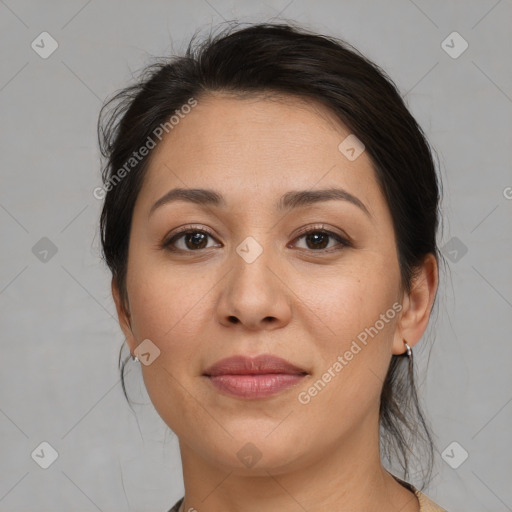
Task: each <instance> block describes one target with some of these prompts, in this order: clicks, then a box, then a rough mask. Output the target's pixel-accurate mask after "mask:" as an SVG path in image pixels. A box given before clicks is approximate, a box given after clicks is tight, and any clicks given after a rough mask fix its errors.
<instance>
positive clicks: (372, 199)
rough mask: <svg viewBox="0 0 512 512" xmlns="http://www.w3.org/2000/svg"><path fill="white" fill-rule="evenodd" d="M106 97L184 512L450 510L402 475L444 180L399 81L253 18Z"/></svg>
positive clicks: (127, 275)
mask: <svg viewBox="0 0 512 512" xmlns="http://www.w3.org/2000/svg"><path fill="white" fill-rule="evenodd" d="M112 105H114V108H110V107H112ZM108 107H109V108H104V110H103V111H102V115H101V116H100V131H99V133H100V141H101V147H102V152H103V155H104V156H105V157H106V159H107V161H106V165H105V168H104V171H103V180H104V186H103V187H102V188H101V189H98V190H97V191H96V192H95V195H97V196H98V197H104V198H105V202H104V207H103V211H102V215H101V234H102V245H103V251H104V256H105V260H106V262H107V264H108V265H109V268H110V269H111V271H112V276H113V277H112V293H113V297H114V301H115V304H116V308H117V313H118V316H119V322H120V326H121V328H122V330H123V333H124V335H125V336H126V343H127V345H128V346H129V349H130V352H131V355H132V358H133V359H134V360H135V361H137V362H140V363H142V365H141V368H142V374H143V378H144V383H145V386H146V388H147V391H148V393H149V396H150V398H151V401H152V403H153V404H154V406H155V408H156V410H157V411H158V413H159V415H160V416H161V417H162V419H163V420H164V421H165V423H166V424H167V425H168V426H169V428H170V429H171V430H172V431H173V432H174V433H175V434H176V435H177V436H178V439H179V446H180V452H181V459H182V465H183V477H184V486H185V496H184V498H182V499H181V500H180V501H178V503H176V504H175V506H174V507H173V508H172V509H171V511H173V512H176V511H180V512H182V511H194V510H197V511H199V512H202V511H208V512H218V511H235V510H244V511H246V512H251V511H262V510H265V511H277V510H279V511H280V512H286V511H296V510H308V511H325V510H335V511H343V512H345V511H349V510H350V511H353V510H358V511H361V510H379V511H380V512H391V511H398V510H400V511H401V512H417V511H419V510H420V511H422V512H425V511H427V510H428V511H442V510H443V509H442V508H440V507H438V506H437V505H435V504H434V503H433V502H432V501H431V500H429V499H428V498H427V497H426V496H425V495H424V494H423V493H422V492H420V490H418V489H417V488H416V487H414V486H413V485H411V484H410V483H407V482H406V480H407V478H408V475H409V474H410V469H411V464H414V465H415V466H416V467H417V466H418V465H421V466H422V467H423V468H424V469H425V473H426V475H427V477H426V480H427V481H428V474H429V471H430V470H431V465H432V453H433V446H432V441H431V437H430V434H429V430H428V428H427V426H426V424H425V421H424V419H423V416H422V414H421V410H420V408H419V404H418V399H417V396H416V391H415V385H414V365H413V353H414V352H415V349H414V347H415V346H416V344H417V343H418V342H419V341H420V339H421V337H422V335H423V333H424V332H425V329H426V327H427V324H428V321H429V317H430V313H431V310H432V307H433V304H434V301H435V296H436V292H437V288H438V263H439V258H440V255H439V252H438V248H437V245H436V231H437V227H438V221H439V199H440V198H439V183H438V177H437V174H436V169H435V165H434V163H433V159H432V154H431V150H430V148H429V145H428V143H427V141H426V139H425V137H424V135H423V132H422V130H421V128H420V127H419V126H418V125H417V123H416V122H415V120H414V119H413V117H412V116H411V114H410V113H409V111H408V110H407V108H406V107H405V105H404V103H403V101H402V99H401V97H400V95H399V93H398V91H397V89H396V87H395V86H394V84H393V83H392V82H391V81H390V80H389V79H388V78H387V77H386V76H385V74H384V73H383V72H382V71H381V70H380V69H379V68H378V67H377V66H376V65H374V64H373V63H371V62H369V61H368V60H367V59H366V58H364V57H363V56H361V55H360V54H359V53H358V52H357V51H356V50H355V49H353V48H352V47H350V46H349V45H347V44H346V43H343V42H341V41H339V40H337V39H334V38H329V37H325V36H322V35H319V34H314V33H310V32H308V31H306V30H304V29H302V28H300V27H296V26H292V25H290V24H260V25H252V26H249V27H246V28H240V27H235V28H232V29H230V30H228V31H226V32H224V33H222V34H220V35H217V36H216V37H214V38H210V39H209V40H207V41H205V42H204V43H202V44H198V45H195V46H194V45H193V44H192V43H191V45H190V46H189V48H188V50H187V54H186V55H185V56H183V57H179V58H174V59H172V60H168V61H165V62H162V63H159V64H156V65H153V66H151V67H149V68H148V69H147V73H146V74H144V75H143V77H142V79H141V81H140V83H138V84H136V85H134V86H132V87H129V88H127V89H125V90H123V91H121V92H120V93H119V94H117V95H116V96H115V97H114V98H113V99H112V100H111V102H110V103H108ZM126 362H127V361H126V360H125V361H124V363H123V365H122V368H121V372H122V371H123V369H124V364H125V363H126ZM123 387H124V386H123ZM413 442H415V444H414V445H413V444H412V443H413ZM422 447H423V450H422ZM411 457H412V459H411ZM386 467H390V468H391V467H397V468H401V477H398V476H396V475H394V474H392V472H391V470H388V469H386ZM395 472H396V471H395Z"/></svg>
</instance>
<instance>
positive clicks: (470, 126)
mask: <svg viewBox="0 0 512 512" xmlns="http://www.w3.org/2000/svg"><path fill="white" fill-rule="evenodd" d="M276 16H280V17H281V18H286V19H291V20H295V21H297V22H301V23H303V24H305V25H307V26H308V27H309V28H311V29H314V30H317V31H319V32H323V33H326V34H331V35H335V36H338V37H341V38H344V39H346V40H347V41H349V42H351V43H352V44H354V45H355V46H356V47H358V48H359V49H360V50H361V51H362V52H363V53H365V54H366V55H368V56H369V57H370V58H371V59H373V60H375V61H376V62H377V63H378V64H380V65H381V66H382V67H383V68H384V69H385V70H386V71H387V72H388V73H389V74H390V75H391V77H392V78H393V79H394V80H395V81H396V83H397V84H398V86H399V88H400V90H401V91H402V93H403V95H404V96H405V97H406V99H407V103H408V105H409V106H410V108H411V110H412V112H413V114H414V115H415V116H416V117H417V119H418V121H419V122H420V124H421V125H422V126H423V127H424V129H425V131H426V133H427V136H428V137H429V139H430V141H431V142H432V144H433V146H434V147H435V149H436V150H437V152H438V154H439V159H440V165H441V173H442V178H443V180H444V186H445V197H444V201H443V213H444V217H445V221H444V229H443V231H442V233H440V235H439V243H440V245H441V246H443V247H445V249H444V252H445V254H446V256H447V259H448V261H449V264H450V268H451V270H450V272H449V273H445V275H444V277H442V283H441V288H440V293H439V296H438V300H439V304H438V315H437V316H436V318H434V321H433V323H432V324H431V326H430V327H429V331H428V333H427V335H426V336H425V340H424V341H425V343H423V345H424V349H423V350H420V351H419V352H417V353H416V355H417V358H416V359H417V360H418V361H419V362H420V366H423V362H424V361H425V360H426V358H427V356H428V353H429V350H428V349H427V348H426V347H430V346H432V350H431V352H430V361H429V372H428V376H427V377H426V378H425V379H424V382H423V385H422V388H421V393H422V396H423V397H424V398H425V400H426V405H427V409H428V413H429V417H430V419H431V423H432V425H433V427H434V430H435V432H436V434H437V441H438V447H439V450H438V453H437V464H436V470H435V473H434V474H435V477H434V480H433V482H432V486H431V487H430V488H429V489H428V493H429V494H430V496H431V497H432V498H433V499H435V500H437V501H438V502H439V503H440V504H442V505H443V506H444V507H445V508H447V509H448V510H449V512H457V511H460V512H463V511H464V512H467V511H469V510H472V511H476V510H482V511H496V512H500V511H506V510H512V489H511V486H510V482H511V481H512V480H511V476H512V475H511V473H512V472H511V460H512V437H511V435H510V432H511V430H512V429H511V425H512V421H511V420H512V403H511V401H512V386H511V383H512V375H511V371H510V368H511V361H512V343H510V332H511V327H512V315H511V313H512V269H511V264H510V261H511V259H510V254H511V250H512V230H511V219H512V215H511V213H512V200H511V199H510V197H511V196H512V189H511V188H507V187H512V173H511V165H510V163H511V158H510V157H511V150H510V147H511V145H510V133H511V125H512V115H511V114H512V73H511V66H510V49H511V39H512V36H511V31H510V20H511V19H512V5H511V2H510V1H509V0H501V1H496V0H482V1H462V0H461V1H441V0H439V1H431V2H427V1H420V0H415V1H414V2H413V1H411V0H387V1H381V2H370V1H360V0H357V1H356V0H353V1H337V2H335V1H315V2H307V1H305V0H291V1H290V0H282V1H271V0H266V1H255V2H249V1H232V0H208V1H206V0H192V1H187V2H185V1H156V0H152V1H146V2H136V1H124V2H121V1H102V2H100V1H99V0H90V1H86V0H85V1H84V0H73V1H67V2H64V1H60V2H56V1H46V2H35V1H33V0H32V1H21V0H20V1H16V0H5V1H0V34H1V37H2V44H1V45H0V56H1V57H0V58H1V63H2V64H1V76H0V113H1V125H0V126H1V135H2V136H1V142H0V144H1V147H0V155H1V159H2V166H1V188H0V222H1V238H2V251H1V264H0V311H1V321H2V323H1V342H0V343H1V348H0V356H1V359H0V363H1V373H0V510H1V511H28V510H30V511H32V512H37V511H43V510H52V511H54V512H58V511H70V510H72V511H77V512H78V511H96V510H101V511H105V512H106V511H128V510H130V511H135V510H137V511H164V510H168V508H170V506H171V505H172V504H173V503H174V502H175V500H177V499H178V498H179V497H181V495H182V493H183V484H182V474H181V467H180V459H179V452H178V450H177V440H176V437H175V436H174V434H172V433H170V432H168V429H167V428H166V426H165V424H164V423H163V421H162V420H161V419H160V418H159V416H158V415H157V414H156V412H155V411H154V409H153V407H152V405H151V403H150V401H149V398H148V396H147V394H146V392H145V389H144V387H143V382H142V376H141V373H140V368H139V367H138V366H137V365H136V363H128V367H127V369H128V375H127V385H128V391H129V393H130V396H131V397H132V399H133V400H135V401H137V402H139V405H136V406H134V411H135V413H136V415H135V414H134V413H133V412H132V411H131V410H130V408H129V407H128V405H127V404H126V402H125V400H124V397H123V395H122V391H121V385H120V381H119V372H118V369H117V355H118V351H119V347H120V345H121V344H122V342H123V336H122V333H121V331H120V329H119V327H118V324H117V318H116V315H115V308H114V304H113V301H112V298H111V295H110V275H109V273H108V272H107V270H106V269H105V267H104V266H103V264H102V262H101V261H100V258H99V237H98V228H97V224H98V217H99V212H100V207H101V203H100V201H98V200H96V199H95V198H94V197H93V194H92V191H93V189H94V188H95V187H96V186H99V185H100V184H101V183H100V164H99V154H98V150H97V143H96V132H95V126H96V120H97V115H98V111H99V108H100V106H101V104H102V101H103V100H104V99H105V98H106V97H107V96H110V95H111V94H112V93H113V92H114V91H115V90H116V89H118V88H120V87H122V86H124V85H126V84H127V83H128V82H129V81H130V79H131V76H132V72H135V71H137V70H139V69H141V68H142V67H143V66H144V65H145V64H148V63H149V62H150V61H151V56H153V55H155V56H162V55H165V54H167V53H168V52H169V51H171V50H175V51H181V50H182V49H184V48H185V46H186V43H187V42H188V39H189V37H190V36H191V35H192V33H193V32H194V31H195V30H196V29H197V28H201V29H203V33H206V32H208V30H209V27H210V25H211V24H213V25H216V24H217V23H219V22H222V21H223V20H224V19H227V20H230V19H234V18H237V19H239V20H241V21H247V22H257V21H263V20H268V19H270V18H272V17H276ZM43 31H47V32H49V33H50V34H51V36H52V37H53V38H54V39H55V40H56V41H57V43H58V45H59V46H58V49H57V50H56V51H55V52H54V53H53V54H52V55H50V56H49V57H48V58H46V59H43V58H42V57H40V56H39V54H38V53H36V51H34V50H33V49H32V47H31V43H32V41H34V40H36V43H37V42H38V41H39V44H40V46H42V45H41V43H40V38H38V36H39V34H41V32H43ZM453 31H457V32H458V33H459V34H460V35H461V36H462V37H463V38H464V40H466V41H467V43H468V44H469V47H468V48H467V50H466V51H465V52H464V53H462V54H461V55H460V56H458V58H453V57H452V56H450V55H449V54H448V53H447V52H446V51H445V49H449V48H445V49H443V46H442V42H443V41H444V40H445V39H446V38H447V36H448V35H449V34H451V33H452V32H453ZM45 37H46V36H45ZM452 39H453V37H452V38H451V39H450V38H449V39H448V40H447V42H446V43H445V45H448V46H451V47H452V48H451V49H450V50H449V51H451V52H452V54H453V52H458V51H460V49H461V48H462V46H461V44H462V41H461V40H457V39H455V40H453V42H452ZM45 48H46V50H48V48H49V43H48V40H46V43H45ZM507 196H508V198H507ZM43 237H47V238H48V239H49V240H51V242H52V244H54V245H55V247H56V249H57V252H56V254H54V255H52V252H51V251H50V252H48V254H45V253H44V252H41V251H43V250H44V248H45V247H48V246H49V242H48V241H47V240H43V241H42V242H39V241H40V239H41V238H43ZM454 237H455V238H454ZM38 242H39V245H36V244H38ZM446 244H448V245H447V246H446ZM34 246H35V249H33V248H34ZM464 247H466V248H467V253H464V251H465V249H464ZM450 260H452V261H450ZM126 354H127V352H125V355H126ZM43 441H46V442H47V443H49V444H50V445H51V446H52V447H53V448H54V449H55V450H56V451H57V452H58V458H57V459H56V460H55V461H54V462H53V464H51V465H50V466H49V467H48V468H47V469H43V468H41V467H40V466H39V465H38V464H37V463H36V462H35V460H34V459H33V458H32V456H31V454H32V452H33V451H34V450H35V449H36V448H38V447H39V445H40V443H41V442H43ZM454 441H455V442H457V443H458V445H455V447H453V445H452V447H450V448H449V449H448V450H447V452H444V453H445V456H444V458H443V457H442V456H441V453H442V452H443V450H445V449H446V448H447V447H449V445H450V444H451V443H452V442H454ZM452 449H453V451H452ZM462 450H465V451H467V452H468V454H469V456H468V458H467V460H465V461H464V462H463V463H461V461H462V459H463V454H464V452H463V451H462ZM36 452H38V450H36ZM39 453H41V452H40V448H39ZM48 454H49V452H48V450H46V452H45V457H48V456H49V455H48ZM42 458H44V457H40V459H39V460H41V459H42ZM448 462H450V463H451V464H452V465H458V464H460V465H459V466H458V468H457V469H454V468H452V467H451V466H450V464H449V463H448Z"/></svg>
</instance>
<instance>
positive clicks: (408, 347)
mask: <svg viewBox="0 0 512 512" xmlns="http://www.w3.org/2000/svg"><path fill="white" fill-rule="evenodd" d="M404 345H405V348H406V349H407V357H411V356H412V350H411V347H410V346H409V345H407V342H406V341H404Z"/></svg>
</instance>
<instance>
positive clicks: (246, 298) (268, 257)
mask: <svg viewBox="0 0 512 512" xmlns="http://www.w3.org/2000/svg"><path fill="white" fill-rule="evenodd" d="M253 233H255V234H252V235H249V236H246V237H245V238H244V239H243V240H242V241H241V242H240V243H239V244H238V245H237V246H236V247H235V250H234V251H233V253H232V254H231V256H230V258H229V263H228V264H229V266H230V267H231V272H229V274H228V276H227V279H228V281H227V283H226V286H225V287H223V290H222V297H221V300H220V302H219V305H218V307H219V310H218V313H219V315H220V321H221V322H226V321H229V322H231V323H232V322H233V319H234V318H236V319H237V320H238V321H239V322H240V323H242V324H245V325H246V327H250V328H256V327H257V326H259V325H260V326H261V325H269V323H268V320H272V325H278V324H279V325H281V324H282V323H283V322H285V321H288V319H289V306H290V305H289V303H288V298H287V296H286V291H285V290H284V288H283V286H282V283H281V281H280V280H279V279H278V278H277V277H276V275H275V274H276V273H277V272H276V270H271V269H272V267H275V266H276V264H277V262H276V260H275V258H274V257H273V254H272V247H273V244H272V236H271V234H269V233H267V234H265V232H264V230H255V231H253Z"/></svg>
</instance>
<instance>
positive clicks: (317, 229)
mask: <svg viewBox="0 0 512 512" xmlns="http://www.w3.org/2000/svg"><path fill="white" fill-rule="evenodd" d="M196 233H202V234H205V235H208V236H210V237H211V238H215V237H214V235H213V233H211V232H210V231H208V230H207V229H204V228H196V227H194V226H187V227H186V228H184V229H183V230H181V231H179V232H178V233H175V234H174V235H173V236H172V237H171V238H169V239H167V240H166V241H164V242H163V243H162V248H163V249H167V250H169V251H172V252H200V251H202V250H205V249H211V247H207V248H203V249H178V248H176V247H173V244H174V243H176V241H178V240H179V239H180V238H182V237H183V236H184V235H187V234H196ZM313 233H320V234H323V235H327V236H329V237H331V238H334V239H335V240H336V241H337V242H338V243H339V244H341V245H342V247H340V248H332V247H331V248H329V249H302V248H301V249H300V250H306V251H311V252H315V253H326V252H327V253H330V252H336V251H340V250H342V249H343V248H345V247H352V244H351V242H350V241H349V240H347V239H345V238H343V237H342V236H340V235H338V234H337V233H334V232H332V231H329V230H327V229H325V228H324V226H323V225H319V226H314V227H311V228H308V229H305V230H303V231H301V232H300V233H299V234H298V235H297V236H296V237H295V239H294V240H293V241H294V242H296V241H297V240H299V239H301V238H303V237H306V236H307V235H310V234H313Z"/></svg>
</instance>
